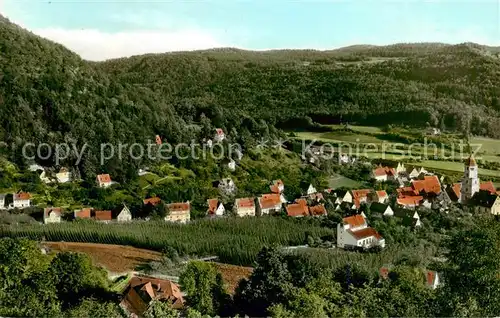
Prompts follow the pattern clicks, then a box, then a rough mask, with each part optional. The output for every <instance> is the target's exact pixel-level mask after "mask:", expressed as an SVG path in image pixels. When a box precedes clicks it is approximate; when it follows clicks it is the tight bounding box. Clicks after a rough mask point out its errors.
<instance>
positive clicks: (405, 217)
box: [394, 209, 422, 228]
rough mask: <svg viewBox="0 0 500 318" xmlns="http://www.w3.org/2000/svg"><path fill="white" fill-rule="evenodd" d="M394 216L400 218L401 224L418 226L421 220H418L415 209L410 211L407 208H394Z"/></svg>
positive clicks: (418, 216)
mask: <svg viewBox="0 0 500 318" xmlns="http://www.w3.org/2000/svg"><path fill="white" fill-rule="evenodd" d="M394 216H395V217H397V218H400V219H402V221H403V225H405V226H409V227H413V228H416V227H420V226H421V225H422V222H421V221H420V215H419V214H418V212H417V211H412V210H408V209H396V210H395V211H394Z"/></svg>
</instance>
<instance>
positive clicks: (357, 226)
mask: <svg viewBox="0 0 500 318" xmlns="http://www.w3.org/2000/svg"><path fill="white" fill-rule="evenodd" d="M337 246H338V247H339V248H356V247H358V248H359V247H361V248H370V247H374V246H380V247H382V248H383V247H385V240H384V238H383V237H382V236H380V234H379V233H378V232H377V231H376V230H375V229H374V228H371V227H368V224H367V223H366V219H365V218H364V217H363V216H362V215H359V214H358V215H353V216H349V217H346V218H343V219H342V222H340V223H338V224H337Z"/></svg>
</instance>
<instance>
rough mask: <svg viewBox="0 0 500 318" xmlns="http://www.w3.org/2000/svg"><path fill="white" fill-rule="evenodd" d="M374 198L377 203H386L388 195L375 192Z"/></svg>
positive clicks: (383, 191) (382, 191) (383, 192)
mask: <svg viewBox="0 0 500 318" xmlns="http://www.w3.org/2000/svg"><path fill="white" fill-rule="evenodd" d="M375 196H376V201H377V202H378V203H386V202H387V201H389V195H388V194H387V192H386V191H385V190H379V191H375Z"/></svg>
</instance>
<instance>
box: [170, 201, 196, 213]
mask: <svg viewBox="0 0 500 318" xmlns="http://www.w3.org/2000/svg"><path fill="white" fill-rule="evenodd" d="M167 207H168V210H169V211H170V212H182V211H188V210H190V207H189V203H187V202H186V203H184V202H176V203H170V204H167Z"/></svg>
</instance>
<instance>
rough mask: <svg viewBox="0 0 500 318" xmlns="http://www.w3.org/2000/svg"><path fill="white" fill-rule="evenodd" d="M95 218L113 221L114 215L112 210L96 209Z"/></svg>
mask: <svg viewBox="0 0 500 318" xmlns="http://www.w3.org/2000/svg"><path fill="white" fill-rule="evenodd" d="M95 219H96V220H98V221H111V220H112V219H113V215H112V213H111V211H95Z"/></svg>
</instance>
